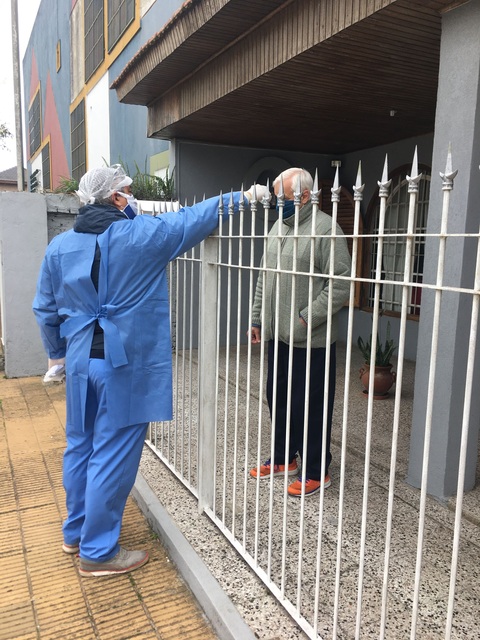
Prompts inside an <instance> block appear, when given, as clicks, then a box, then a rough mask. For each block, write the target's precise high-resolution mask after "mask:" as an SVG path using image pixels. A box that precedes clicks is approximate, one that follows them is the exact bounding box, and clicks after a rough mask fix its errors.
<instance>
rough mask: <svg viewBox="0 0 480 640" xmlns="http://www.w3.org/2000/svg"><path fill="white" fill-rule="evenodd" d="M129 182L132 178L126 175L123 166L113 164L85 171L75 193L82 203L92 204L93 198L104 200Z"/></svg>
mask: <svg viewBox="0 0 480 640" xmlns="http://www.w3.org/2000/svg"><path fill="white" fill-rule="evenodd" d="M130 184H132V179H131V178H130V177H129V176H127V175H126V173H125V171H124V170H123V167H122V166H121V165H119V164H114V165H112V166H111V167H99V168H98V169H90V171H87V173H86V174H85V175H84V176H83V177H82V178H81V180H80V184H79V185H78V191H76V194H77V196H78V197H79V198H80V201H81V203H82V204H93V203H94V202H95V200H104V199H105V198H108V197H110V196H111V195H112V193H114V192H115V191H119V190H121V189H122V187H126V186H128V185H130Z"/></svg>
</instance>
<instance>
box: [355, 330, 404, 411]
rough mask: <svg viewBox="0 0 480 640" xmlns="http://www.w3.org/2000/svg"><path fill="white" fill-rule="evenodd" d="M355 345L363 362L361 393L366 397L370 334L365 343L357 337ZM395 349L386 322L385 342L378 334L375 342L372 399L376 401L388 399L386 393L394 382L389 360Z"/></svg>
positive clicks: (368, 377) (368, 375)
mask: <svg viewBox="0 0 480 640" xmlns="http://www.w3.org/2000/svg"><path fill="white" fill-rule="evenodd" d="M357 344H358V348H359V349H360V352H361V354H362V355H363V359H364V360H365V364H364V366H363V367H362V368H361V369H360V380H361V381H362V384H363V386H364V390H363V393H364V394H365V395H368V387H369V380H370V360H371V353H372V334H370V338H369V339H368V340H367V341H364V340H363V338H362V337H361V336H359V337H358V340H357ZM396 349H397V347H396V345H395V342H394V341H393V340H392V339H391V338H390V322H388V323H387V331H386V337H385V341H384V342H382V341H381V340H380V336H379V335H378V334H377V340H376V349H375V372H374V377H373V397H374V399H376V400H383V399H385V398H388V392H389V390H390V388H391V387H392V385H393V384H394V382H395V372H394V371H392V363H391V362H390V360H391V358H392V356H393V354H394V353H395V351H396Z"/></svg>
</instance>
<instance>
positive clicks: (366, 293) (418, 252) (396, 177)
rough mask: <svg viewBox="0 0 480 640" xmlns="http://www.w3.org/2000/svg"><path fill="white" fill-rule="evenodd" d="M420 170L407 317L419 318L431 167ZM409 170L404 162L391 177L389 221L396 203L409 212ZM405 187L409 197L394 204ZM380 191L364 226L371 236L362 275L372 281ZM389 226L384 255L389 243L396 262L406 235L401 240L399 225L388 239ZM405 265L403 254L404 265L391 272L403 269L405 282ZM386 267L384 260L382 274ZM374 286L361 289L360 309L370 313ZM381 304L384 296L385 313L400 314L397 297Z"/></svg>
mask: <svg viewBox="0 0 480 640" xmlns="http://www.w3.org/2000/svg"><path fill="white" fill-rule="evenodd" d="M418 170H419V172H420V173H421V174H422V178H421V181H420V190H419V199H418V201H417V209H416V212H415V215H416V220H415V228H414V236H415V241H414V251H413V255H412V265H411V267H410V277H409V282H411V283H412V285H411V294H410V301H409V310H408V313H407V318H408V319H410V320H417V321H418V319H419V318H420V309H421V289H420V288H419V287H415V286H414V284H415V282H419V283H420V282H421V281H422V276H423V256H424V247H425V233H426V227H427V222H428V207H429V194H430V181H431V167H429V166H428V165H419V169H418ZM410 171H411V166H410V165H402V166H400V167H398V168H397V169H395V170H394V171H392V172H391V173H390V174H389V180H390V179H391V180H392V185H391V187H390V192H389V196H388V199H387V207H386V211H385V221H386V223H387V221H388V214H389V208H391V207H392V206H393V204H395V206H396V208H397V214H398V209H400V208H401V207H404V208H405V209H406V210H407V212H408V206H409V202H408V200H409V194H408V181H407V179H406V176H407V175H409V173H410ZM405 187H407V188H406V190H405V196H406V199H405V201H402V202H399V201H396V202H395V203H393V200H394V199H395V196H396V195H397V194H398V193H399V192H400V191H401V190H402V189H404V188H405ZM378 193H379V190H378V189H376V191H375V193H374V195H373V196H372V198H371V199H370V202H369V205H368V208H367V215H366V217H365V229H366V234H367V235H368V236H369V237H368V238H366V239H365V241H364V259H363V265H362V273H363V277H364V278H366V279H368V280H370V281H371V280H373V279H374V278H375V268H376V252H375V246H376V244H377V242H378V241H377V240H376V239H375V234H376V233H377V232H378V217H377V216H378V210H379V196H378ZM420 209H421V210H420ZM389 229H390V230H391V229H392V227H391V225H390V226H387V224H386V226H385V237H384V251H383V258H384V260H385V255H386V252H385V246H387V248H388V247H390V249H393V251H394V253H393V255H392V253H390V257H391V258H392V259H393V263H394V262H395V259H398V258H399V257H402V255H401V253H400V254H399V253H398V252H397V250H398V249H399V248H400V251H401V249H402V247H403V248H404V247H405V246H406V238H405V242H402V237H404V236H398V235H397V234H399V233H400V234H403V233H406V229H400V231H398V225H397V230H396V232H392V233H391V236H392V242H391V243H389V242H388V236H389V233H388V230H389ZM399 237H400V242H398V241H397V238H399ZM422 247H423V251H422ZM420 263H421V267H419V264H420ZM404 268H405V261H404V256H403V264H402V266H401V268H399V269H395V268H390V272H392V271H393V273H394V274H395V271H397V272H398V273H399V274H400V272H401V279H400V278H399V279H398V282H402V281H403V273H404ZM385 270H387V269H386V268H385V267H384V262H383V263H382V274H383V273H384V272H385ZM385 279H386V280H395V281H397V279H396V278H395V277H393V278H392V277H390V276H388V277H386V278H385ZM382 280H383V276H382ZM374 286H375V285H374V283H372V282H365V283H363V286H362V291H361V309H362V310H363V311H366V312H369V311H372V310H373V290H374ZM386 286H387V287H388V286H391V287H396V288H398V289H400V286H398V287H397V286H396V285H386ZM382 290H383V287H382ZM381 297H382V296H381ZM382 303H384V301H382V299H381V300H380V310H381V312H382V313H383V314H384V315H387V316H392V317H400V315H401V309H400V310H397V309H395V306H398V305H399V304H400V303H399V301H398V300H396V299H395V298H394V296H392V299H391V300H387V301H386V304H387V305H389V306H388V307H386V306H384V304H382Z"/></svg>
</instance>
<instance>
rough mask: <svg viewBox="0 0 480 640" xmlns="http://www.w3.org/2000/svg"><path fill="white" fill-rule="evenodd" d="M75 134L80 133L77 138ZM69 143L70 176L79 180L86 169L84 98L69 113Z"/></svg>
mask: <svg viewBox="0 0 480 640" xmlns="http://www.w3.org/2000/svg"><path fill="white" fill-rule="evenodd" d="M79 110H81V115H80V117H78V114H79V113H80V112H79ZM82 116H83V117H82ZM82 127H83V129H82ZM82 132H83V135H82ZM77 134H80V135H79V136H78V140H77V139H76V138H77ZM70 144H71V158H72V178H75V179H76V180H80V178H81V177H82V176H83V174H84V173H85V172H86V170H87V135H86V118H85V99H83V100H80V102H79V103H78V104H77V106H76V107H75V109H73V110H72V111H71V113H70Z"/></svg>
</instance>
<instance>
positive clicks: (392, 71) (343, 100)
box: [112, 0, 461, 154]
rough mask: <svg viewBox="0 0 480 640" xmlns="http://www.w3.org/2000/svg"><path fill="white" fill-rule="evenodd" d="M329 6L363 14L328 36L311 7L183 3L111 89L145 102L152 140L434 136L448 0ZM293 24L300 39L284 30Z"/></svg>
mask: <svg viewBox="0 0 480 640" xmlns="http://www.w3.org/2000/svg"><path fill="white" fill-rule="evenodd" d="M317 3H318V0H317ZM320 4H322V3H320ZM324 4H327V5H330V4H331V3H330V2H326V3H324ZM334 4H335V3H334ZM336 4H337V6H338V5H343V6H344V7H347V6H350V7H351V6H353V5H355V6H357V9H358V13H357V15H355V14H354V12H353V11H351V12H350V14H349V15H347V14H346V13H343V14H342V10H341V8H340V9H339V13H338V15H337V16H332V15H330V23H329V24H330V25H331V26H332V32H331V33H329V31H328V25H327V27H325V26H324V25H323V24H320V25H315V27H316V28H318V29H319V30H321V29H323V30H324V37H322V36H317V34H316V32H314V31H313V29H312V26H311V25H310V24H309V21H311V20H312V16H313V15H314V14H313V13H311V14H309V13H308V12H309V11H310V12H313V11H316V9H315V7H314V5H315V3H314V2H313V0H312V2H308V0H305V1H304V2H302V1H301V0H296V1H295V0H294V1H293V2H285V1H282V0H262V2H260V3H259V2H258V0H255V1H253V0H252V1H250V0H229V1H227V0H216V2H214V3H212V2H206V1H205V2H203V0H200V1H198V2H196V1H195V0H190V2H186V3H185V4H184V7H183V11H182V12H181V14H180V15H179V16H177V17H176V18H175V19H174V20H172V22H171V23H170V25H167V29H165V30H164V31H163V32H161V33H159V34H158V35H157V36H156V37H155V38H154V39H152V41H151V42H150V43H149V44H147V45H146V47H144V49H143V50H142V51H140V52H139V54H137V56H136V57H135V58H134V59H133V60H132V61H131V62H130V63H129V65H127V67H126V68H125V70H124V71H123V72H122V74H121V75H120V76H119V78H118V79H117V80H116V81H115V82H114V84H113V85H112V86H113V87H114V88H115V89H116V90H117V94H118V96H119V98H120V99H121V100H122V102H128V103H134V104H144V105H146V106H148V108H149V114H148V128H149V135H150V136H152V137H159V138H167V139H171V138H184V139H189V140H195V141H201V142H206V143H214V144H228V145H241V146H249V147H264V148H271V149H292V150H302V151H313V152H320V153H331V154H340V153H346V152H350V151H354V150H358V149H363V148H368V147H373V146H377V145H381V144H385V143H388V142H393V141H395V140H399V139H402V138H405V137H411V136H415V135H421V134H424V133H428V132H430V131H433V129H434V119H435V104H436V93H437V82H438V64H439V51H440V33H441V14H440V11H441V10H444V9H446V8H448V7H449V6H451V5H452V4H453V3H452V2H451V1H450V2H447V1H446V0H445V1H442V0H427V1H425V2H422V3H418V2H413V0H398V1H390V0H376V1H375V2H363V3H362V2H359V1H358V0H356V1H354V2H353V5H352V2H351V1H348V2H347V1H345V2H342V1H341V0H337V2H336ZM455 4H456V5H458V4H461V3H459V2H456V3H455ZM202 5H204V9H205V10H206V9H207V8H210V9H211V8H212V5H216V7H215V11H214V13H213V14H212V16H211V17H210V18H209V17H208V16H205V15H202V16H201V17H200V18H198V17H197V16H196V15H194V12H195V11H196V10H197V9H199V8H200V7H202ZM220 5H221V6H220ZM246 5H248V6H246ZM360 5H364V8H363V9H360V8H359V7H360ZM372 5H374V7H375V8H377V9H378V8H379V7H382V8H380V9H379V10H375V8H373V9H372V8H371V7H372ZM368 6H370V8H371V9H370V13H369V12H368V10H367V8H368ZM301 14H303V18H302V15H301ZM326 15H327V14H326ZM335 17H336V22H335V19H334V18H335ZM207 18H209V19H208V20H207ZM182 20H183V22H182ZM342 20H343V23H344V24H343V25H342ZM292 23H293V24H296V25H298V27H301V28H302V31H300V33H299V31H298V30H297V32H295V31H292V29H291V27H290V31H281V29H282V27H283V28H284V29H285V28H288V26H289V25H291V24H292ZM186 24H188V25H189V27H190V30H191V33H190V34H186V33H185V28H186ZM254 26H255V31H252V28H253V27H254ZM342 26H343V28H341V27H342ZM335 27H336V28H335ZM279 34H280V36H279ZM297 34H298V35H297ZM275 37H276V38H277V43H278V51H277V49H275V50H274V52H273V53H269V51H271V49H272V46H271V45H272V42H273V43H274V42H275V41H274V40H273V38H275ZM269 38H270V41H269ZM278 38H280V39H278ZM306 40H308V46H303V50H300V48H299V47H297V49H296V48H295V47H296V46H297V45H298V42H300V41H303V42H305V41H306ZM290 41H291V42H290ZM269 42H270V45H269ZM285 43H287V44H285ZM310 45H311V46H310ZM169 47H170V49H169ZM289 49H291V50H289ZM280 50H281V51H280ZM267 56H270V57H271V59H272V61H273V64H272V61H270V60H267ZM235 69H237V72H236V73H235ZM246 69H247V70H248V73H246ZM232 77H234V81H233V82H232ZM392 112H394V115H391V113H392Z"/></svg>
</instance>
